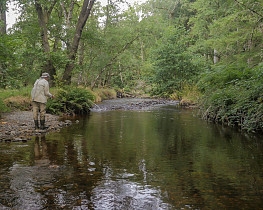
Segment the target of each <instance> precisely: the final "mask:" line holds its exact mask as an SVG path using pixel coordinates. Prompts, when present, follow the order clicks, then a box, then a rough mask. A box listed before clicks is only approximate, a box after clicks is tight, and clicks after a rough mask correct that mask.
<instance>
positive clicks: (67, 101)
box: [47, 86, 94, 114]
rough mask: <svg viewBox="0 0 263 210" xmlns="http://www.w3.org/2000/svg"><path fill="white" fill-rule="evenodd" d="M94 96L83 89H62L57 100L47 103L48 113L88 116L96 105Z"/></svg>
mask: <svg viewBox="0 0 263 210" xmlns="http://www.w3.org/2000/svg"><path fill="white" fill-rule="evenodd" d="M93 101H94V96H93V94H92V93H91V92H90V91H88V90H86V89H83V88H73V87H70V86H68V87H64V88H61V89H60V90H59V91H58V92H57V94H56V98H55V99H52V100H49V101H48V103H47V112H48V113H51V114H59V113H67V114H87V113H88V112H89V109H90V108H91V107H92V105H93V104H94V102H93Z"/></svg>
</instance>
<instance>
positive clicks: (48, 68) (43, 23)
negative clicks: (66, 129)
mask: <svg viewBox="0 0 263 210" xmlns="http://www.w3.org/2000/svg"><path fill="white" fill-rule="evenodd" d="M55 4H56V0H54V1H53V5H52V6H51V7H50V8H49V9H47V8H44V9H43V8H42V6H41V4H40V3H39V1H38V0H35V8H36V11H37V15H38V22H39V26H40V28H41V38H42V47H43V51H44V53H45V54H46V56H47V57H46V62H45V64H44V66H43V71H45V72H47V73H49V75H50V86H53V85H54V76H55V75H56V69H55V67H54V65H53V63H52V60H51V57H50V45H49V42H48V28H47V24H48V20H49V16H50V14H51V12H52V10H53V8H54V6H55Z"/></svg>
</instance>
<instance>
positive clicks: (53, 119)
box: [0, 111, 71, 142]
mask: <svg viewBox="0 0 263 210" xmlns="http://www.w3.org/2000/svg"><path fill="white" fill-rule="evenodd" d="M1 115H2V117H1V119H0V142H3V141H7V142H9V141H12V142H15V141H27V140H29V139H31V137H32V136H37V135H42V134H44V133H48V132H51V131H58V130H59V129H60V128H62V127H65V126H68V125H71V121H70V120H65V121H61V120H60V119H59V116H55V115H50V114H46V126H49V128H48V129H47V130H45V131H43V130H35V129H34V121H33V112H32V111H17V112H12V113H3V114H1Z"/></svg>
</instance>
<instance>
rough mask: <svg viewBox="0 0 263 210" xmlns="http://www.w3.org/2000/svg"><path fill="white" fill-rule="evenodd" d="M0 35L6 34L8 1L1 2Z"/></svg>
mask: <svg viewBox="0 0 263 210" xmlns="http://www.w3.org/2000/svg"><path fill="white" fill-rule="evenodd" d="M0 34H6V1H5V0H2V1H1V2H0Z"/></svg>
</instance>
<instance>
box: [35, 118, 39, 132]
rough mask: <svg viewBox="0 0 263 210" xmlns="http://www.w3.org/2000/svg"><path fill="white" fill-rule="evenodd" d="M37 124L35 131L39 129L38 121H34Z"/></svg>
mask: <svg viewBox="0 0 263 210" xmlns="http://www.w3.org/2000/svg"><path fill="white" fill-rule="evenodd" d="M34 122H35V130H37V129H39V125H38V120H34Z"/></svg>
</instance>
